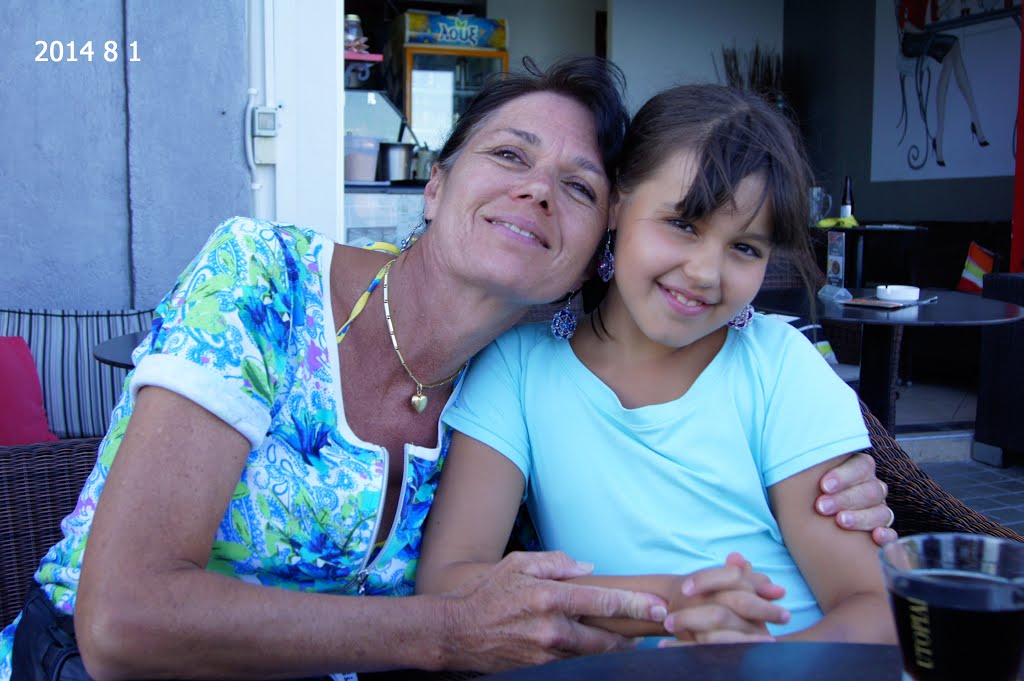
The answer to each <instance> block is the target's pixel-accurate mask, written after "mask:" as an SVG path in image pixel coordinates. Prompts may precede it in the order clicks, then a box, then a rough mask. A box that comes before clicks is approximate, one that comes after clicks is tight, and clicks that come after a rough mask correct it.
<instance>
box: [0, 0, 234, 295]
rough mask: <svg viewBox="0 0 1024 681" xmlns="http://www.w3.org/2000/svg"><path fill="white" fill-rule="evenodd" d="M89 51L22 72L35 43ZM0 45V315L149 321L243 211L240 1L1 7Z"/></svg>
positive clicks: (34, 0) (105, 0) (21, 2)
mask: <svg viewBox="0 0 1024 681" xmlns="http://www.w3.org/2000/svg"><path fill="white" fill-rule="evenodd" d="M122 7H123V8H124V9H122ZM89 39H91V40H93V47H94V51H95V54H94V56H93V60H92V62H91V63H89V62H86V61H84V60H82V59H80V60H79V61H78V62H77V63H69V62H66V61H65V62H62V63H52V62H51V63H36V62H34V61H33V59H34V57H35V54H36V51H37V50H35V49H33V48H32V46H33V43H34V41H36V40H60V41H62V42H65V43H66V42H67V41H69V40H75V41H76V42H77V43H78V45H79V47H80V46H81V44H82V43H84V41H86V40H89ZM106 40H116V41H117V42H118V43H119V45H120V47H119V57H118V60H117V61H116V62H113V63H109V62H106V61H105V60H104V59H103V42H104V41H106ZM132 40H135V41H138V52H139V57H140V58H141V61H139V62H135V63H129V62H127V61H126V51H125V47H124V43H126V42H130V41H132ZM0 44H4V45H7V46H8V47H9V50H8V54H12V55H15V56H14V57H11V58H8V59H5V60H4V61H3V62H2V63H0V91H3V92H4V93H5V94H6V95H7V96H6V97H5V100H6V101H7V102H9V104H8V106H5V108H4V113H3V119H4V128H5V135H4V138H5V142H4V145H5V149H4V151H3V153H2V154H0V205H2V206H4V211H3V214H2V215H0V242H2V245H0V307H32V308H71V309H84V310H104V309H112V308H120V307H131V306H134V307H151V306H153V305H155V304H156V303H157V302H158V300H159V298H160V297H161V296H162V295H163V293H165V292H166V290H167V289H168V288H169V287H170V286H171V285H172V284H173V283H174V279H175V277H176V276H177V274H178V273H179V272H180V271H181V269H182V268H183V267H184V266H185V265H186V264H187V263H188V260H189V259H190V258H191V257H192V255H194V254H195V252H196V251H197V249H198V248H199V247H200V246H201V245H202V243H203V242H204V241H205V239H206V237H207V236H208V235H209V233H210V231H211V230H212V229H213V227H214V226H215V225H216V223H217V222H219V221H220V220H222V219H224V218H225V217H229V216H230V215H233V214H238V213H242V214H245V213H249V212H251V210H252V200H251V196H250V193H249V191H248V184H249V180H248V172H247V170H246V166H245V159H244V150H243V146H242V114H243V111H244V108H245V99H246V88H247V66H246V33H245V2H244V0H229V1H225V2H216V3H207V2H204V1H203V0H183V1H182V2H176V3H164V2H155V1H154V0H125V2H124V4H123V6H122V0H89V1H88V2H86V1H84V0H79V1H69V0H14V1H13V2H11V0H8V2H6V3H5V8H4V9H0ZM15 46H16V47H17V49H15Z"/></svg>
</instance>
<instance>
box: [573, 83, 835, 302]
mask: <svg viewBox="0 0 1024 681" xmlns="http://www.w3.org/2000/svg"><path fill="white" fill-rule="evenodd" d="M682 150H690V151H691V152H693V153H694V154H695V156H696V157H697V167H698V171H697V174H696V177H695V178H694V182H693V184H692V186H690V188H689V190H688V191H687V192H686V196H684V197H683V199H682V200H681V201H680V202H679V203H678V204H677V205H676V209H677V210H678V211H679V214H680V216H683V217H685V218H687V219H689V220H699V219H701V218H703V217H706V216H708V215H710V214H711V213H713V212H714V211H716V210H718V209H719V208H721V207H722V206H724V205H726V204H728V203H731V202H733V201H734V200H735V195H736V190H737V188H738V187H739V185H740V182H741V181H742V180H743V179H744V178H746V177H749V176H751V175H758V176H760V177H762V178H764V182H765V186H764V194H763V196H762V197H761V201H762V202H763V201H766V200H767V201H770V202H771V229H772V244H773V247H774V249H776V250H781V251H783V252H784V254H785V255H787V256H788V257H789V258H790V259H791V260H792V262H793V263H794V265H795V266H796V268H797V270H798V271H799V273H800V275H801V277H802V278H803V280H804V282H805V283H806V284H807V287H808V290H810V287H811V284H812V282H813V281H814V280H815V278H816V276H817V275H816V268H815V265H814V258H813V256H812V254H811V248H810V239H809V237H808V234H807V230H808V223H807V221H808V215H809V214H810V205H809V199H808V190H809V188H810V186H811V184H813V182H812V175H811V170H810V167H809V165H808V163H807V157H806V154H805V151H804V146H803V143H802V141H801V138H800V134H799V132H798V131H797V129H796V126H795V125H794V124H793V122H792V121H791V120H790V119H789V118H788V117H786V116H785V115H784V114H783V113H782V112H780V111H779V110H777V109H775V108H774V107H773V106H771V105H770V104H769V103H768V102H767V101H765V100H764V99H763V98H762V97H761V96H760V95H757V94H754V93H749V92H744V91H742V90H739V89H737V88H732V87H728V86H724V85H711V84H694V85H680V86H677V87H673V88H669V89H667V90H664V91H662V92H661V93H659V94H657V95H655V96H654V97H652V98H651V99H650V100H649V101H648V102H647V103H646V104H644V105H643V106H642V107H641V108H640V110H639V111H638V112H637V114H636V116H635V117H634V118H633V122H632V123H631V124H630V126H629V129H628V130H627V132H626V139H625V142H624V143H623V148H622V156H621V158H620V162H619V165H618V167H617V172H616V175H615V178H614V182H613V188H614V191H615V192H616V193H617V194H618V195H622V194H628V193H629V192H630V191H632V190H633V189H635V188H636V187H637V185H639V184H640V183H642V182H644V181H645V180H647V179H649V178H650V177H651V176H652V175H653V174H654V173H655V172H656V171H657V170H658V168H660V167H661V165H662V164H663V163H665V162H666V161H667V160H668V159H669V158H670V157H671V156H673V155H674V154H677V153H678V152H680V151H682ZM587 289H588V290H587V291H585V294H586V296H585V298H584V304H585V307H586V308H587V309H588V310H589V309H592V308H593V307H595V306H596V304H597V303H598V302H600V299H601V298H603V297H604V287H597V285H595V284H588V286H587Z"/></svg>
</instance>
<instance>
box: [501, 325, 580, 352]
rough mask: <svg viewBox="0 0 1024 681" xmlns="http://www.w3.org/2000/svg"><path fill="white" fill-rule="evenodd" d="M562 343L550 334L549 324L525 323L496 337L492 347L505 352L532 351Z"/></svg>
mask: <svg viewBox="0 0 1024 681" xmlns="http://www.w3.org/2000/svg"><path fill="white" fill-rule="evenodd" d="M553 342H562V343H564V342H565V341H559V339H557V338H555V337H554V336H553V335H552V334H551V324H550V322H525V323H522V324H517V325H516V326H513V327H512V328H511V329H509V330H508V331H506V332H505V333H503V334H501V335H500V336H498V338H497V340H495V341H494V345H497V346H498V347H501V348H503V349H505V350H509V349H512V348H518V349H521V350H527V351H529V350H532V349H534V348H536V347H538V346H543V345H547V344H548V343H553Z"/></svg>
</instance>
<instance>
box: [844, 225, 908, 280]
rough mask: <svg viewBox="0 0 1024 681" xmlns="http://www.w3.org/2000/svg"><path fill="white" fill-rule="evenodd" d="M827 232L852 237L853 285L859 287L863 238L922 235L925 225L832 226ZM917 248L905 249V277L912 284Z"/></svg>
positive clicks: (862, 274) (862, 278)
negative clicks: (869, 236)
mask: <svg viewBox="0 0 1024 681" xmlns="http://www.w3.org/2000/svg"><path fill="white" fill-rule="evenodd" d="M828 231H829V232H842V233H843V234H848V235H850V236H852V237H853V242H854V256H853V285H854V286H856V287H858V288H859V287H861V286H863V285H864V240H865V238H866V237H867V236H868V235H871V236H872V237H876V236H877V237H879V238H881V237H886V236H887V237H890V242H891V239H892V238H893V237H905V236H909V237H914V236H922V235H924V234H927V232H928V228H927V227H919V226H917V225H890V224H885V225H864V226H862V227H834V228H832V229H829V230H828ZM918 250H919V249H907V250H906V262H905V263H904V264H905V266H906V268H907V270H908V271H907V279H906V280H905V281H909V282H910V283H912V284H916V283H917V258H916V257H915V256H916V253H917V251H918ZM846 281H847V282H849V281H850V279H849V274H847V279H846Z"/></svg>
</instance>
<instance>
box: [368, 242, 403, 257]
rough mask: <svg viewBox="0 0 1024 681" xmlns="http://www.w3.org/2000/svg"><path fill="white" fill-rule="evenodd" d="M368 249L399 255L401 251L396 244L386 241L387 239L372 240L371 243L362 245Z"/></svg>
mask: <svg viewBox="0 0 1024 681" xmlns="http://www.w3.org/2000/svg"><path fill="white" fill-rule="evenodd" d="M363 248H365V249H366V250H368V251H380V252H381V253H390V254H391V255H401V254H402V251H401V249H399V248H398V246H396V245H394V244H392V243H388V242H387V241H374V242H373V243H371V244H369V245H367V246H363Z"/></svg>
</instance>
